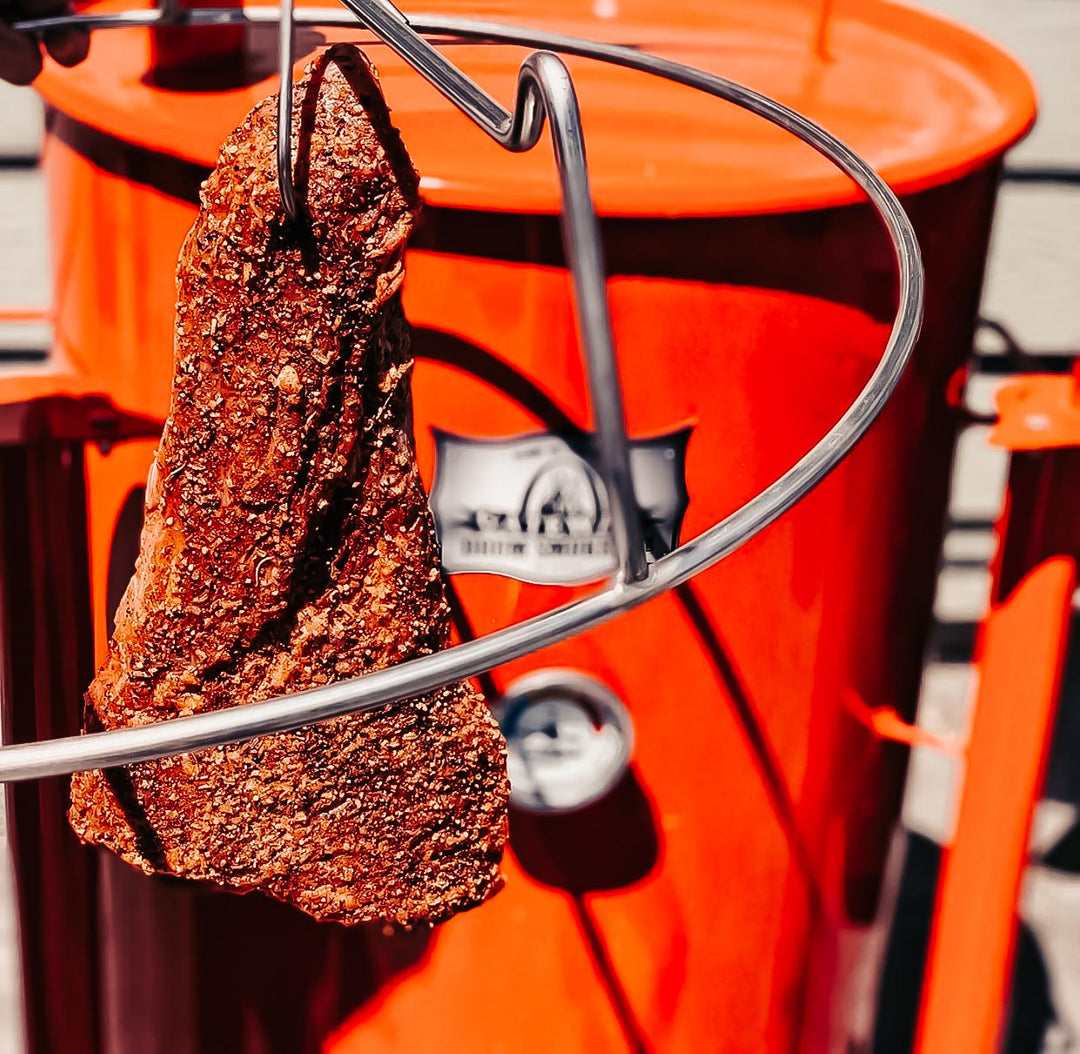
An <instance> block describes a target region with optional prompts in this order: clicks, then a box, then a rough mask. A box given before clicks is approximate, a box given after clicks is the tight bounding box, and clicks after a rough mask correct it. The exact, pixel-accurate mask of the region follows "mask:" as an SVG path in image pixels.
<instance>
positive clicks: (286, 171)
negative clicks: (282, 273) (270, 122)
mask: <svg viewBox="0 0 1080 1054" xmlns="http://www.w3.org/2000/svg"><path fill="white" fill-rule="evenodd" d="M295 39H296V33H295V27H294V26H293V0H281V16H280V21H279V23H278V70H279V72H280V81H281V83H280V85H279V87H278V108H277V177H278V190H279V191H280V193H281V204H282V205H283V206H284V208H285V215H286V216H288V217H289V219H290V220H295V219H296V188H295V187H294V186H293V169H292V103H293V81H292V71H293V63H294V61H295V60H294V59H293V47H294V45H295Z"/></svg>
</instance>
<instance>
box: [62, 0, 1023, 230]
mask: <svg viewBox="0 0 1080 1054" xmlns="http://www.w3.org/2000/svg"><path fill="white" fill-rule="evenodd" d="M129 6H131V5H130V4H129V3H128V2H127V0H109V2H108V3H106V4H102V5H101V7H102V8H103V9H106V10H107V9H110V8H113V9H118V8H123V7H129ZM418 6H419V7H421V8H423V10H425V11H428V12H434V13H443V14H457V15H461V14H462V13H465V14H471V15H472V17H474V18H481V19H485V20H489V21H495V22H500V21H501V22H506V23H514V22H516V23H518V24H525V25H529V26H535V27H537V28H547V29H557V30H560V31H563V32H566V33H570V34H574V35H579V36H584V37H589V38H595V39H600V40H606V41H613V42H617V43H627V44H632V45H634V46H639V47H642V48H644V49H645V50H649V51H655V52H657V53H659V54H662V55H665V56H667V57H670V58H673V59H676V60H678V61H680V62H684V63H688V64H689V65H692V66H698V67H700V68H702V69H706V70H709V71H712V72H715V73H718V74H720V75H722V76H724V77H728V78H730V79H733V80H736V81H741V82H744V83H746V84H747V85H748V86H750V87H752V88H755V89H757V90H759V91H761V92H764V93H765V94H767V95H771V96H773V97H775V98H777V99H779V100H780V101H781V102H784V103H787V104H788V105H790V106H792V107H794V108H795V109H797V110H799V111H801V112H803V113H805V114H806V115H807V116H809V117H812V118H814V119H815V120H817V121H819V122H820V123H821V124H822V125H824V126H825V127H826V128H828V129H829V130H830V131H831V132H833V133H834V134H835V135H837V136H839V137H840V138H841V139H843V140H844V141H845V142H847V143H848V144H849V145H850V146H851V147H852V148H853V149H855V150H856V151H858V152H859V153H860V154H862V156H863V157H864V158H866V159H867V160H868V161H869V162H870V163H871V164H872V165H874V166H875V168H877V169H878V171H880V172H881V173H882V174H883V175H884V176H885V178H886V179H888V180H889V182H890V183H891V184H892V185H893V186H894V187H895V188H896V189H897V190H898V191H901V192H913V191H917V190H921V189H923V188H925V187H927V186H932V185H936V184H940V183H943V182H946V181H948V180H950V179H956V178H958V177H960V176H962V175H964V174H965V173H967V172H970V171H971V170H972V169H973V168H976V167H978V166H980V165H982V164H985V163H986V162H987V161H988V160H990V159H991V158H993V157H995V156H997V155H998V154H1000V153H1001V152H1002V151H1003V150H1004V149H1005V148H1006V147H1008V146H1009V145H1010V144H1011V143H1012V142H1013V141H1015V140H1016V139H1017V138H1019V137H1020V136H1021V135H1022V134H1023V133H1024V132H1025V131H1026V130H1027V129H1028V128H1029V127H1030V124H1031V121H1032V116H1033V113H1034V95H1033V90H1032V85H1031V81H1030V79H1029V78H1028V76H1027V75H1026V73H1025V72H1024V71H1023V69H1022V68H1021V67H1020V66H1019V65H1018V63H1017V62H1016V61H1015V60H1014V59H1012V58H1011V57H1010V56H1008V55H1007V54H1005V53H1004V52H1002V51H1001V50H1000V49H999V48H998V47H996V46H994V45H991V44H989V43H988V42H986V41H984V40H982V39H981V38H979V37H977V36H975V35H974V34H972V33H971V32H969V31H967V30H964V29H961V28H960V27H958V26H955V25H953V24H952V23H948V22H945V21H943V20H941V19H939V18H936V17H934V16H931V15H928V14H924V13H921V12H918V11H915V10H912V9H910V8H906V7H902V6H899V5H894V4H889V3H881V2H879V0H833V2H832V3H831V4H824V3H822V4H819V3H815V2H811V0H768V2H766V3H763V2H756V3H755V2H743V3H734V4H733V3H724V4H715V3H711V2H704V0H693V2H681V3H680V2H672V3H667V4H664V5H662V6H658V5H657V4H655V3H652V2H650V0H630V2H626V0H619V2H618V3H614V4H610V5H609V4H605V3H598V4H596V5H595V10H597V11H601V12H603V11H609V12H614V15H613V17H601V16H599V15H597V14H594V13H593V10H594V5H593V4H591V3H588V2H586V0H572V2H571V0H562V2H560V3H557V4H543V5H535V7H531V6H523V5H521V4H518V3H511V2H506V0H502V2H500V0H494V2H485V3H483V4H476V3H471V4H470V3H462V2H460V0H458V2H455V3H447V2H445V0H443V2H441V3H440V2H436V3H428V4H422V5H418ZM170 32H174V31H170ZM204 36H205V35H204ZM326 36H327V39H331V40H334V39H350V38H356V37H357V33H356V32H355V31H347V30H341V31H331V30H328V31H327V32H326ZM211 39H212V34H211ZM300 39H301V45H300V49H301V50H303V48H304V45H303V41H304V40H309V41H311V40H312V39H313V38H311V36H310V34H308V35H307V36H305V35H304V34H303V33H301V36H300ZM308 46H310V44H309V45H308ZM275 47H276V45H275V36H274V32H273V30H270V29H258V30H254V31H252V33H251V34H250V40H249V44H248V49H247V55H248V70H249V75H248V76H247V77H245V79H246V80H250V81H251V83H249V84H247V85H246V86H243V87H235V88H233V89H231V90H213V89H212V90H204V91H199V90H197V88H195V87H192V88H191V89H190V90H186V91H183V92H174V93H172V95H171V97H170V98H169V99H168V104H167V105H163V102H164V100H163V98H162V94H161V92H160V91H159V90H158V89H156V88H155V87H154V86H153V85H152V84H150V83H148V82H147V78H146V76H145V74H146V69H147V65H148V63H149V59H150V50H151V37H150V34H149V33H148V32H147V31H142V30H124V31H110V32H109V33H107V34H106V33H102V34H99V35H98V36H97V37H95V39H94V43H93V49H92V51H91V55H90V59H89V61H88V62H87V63H85V64H84V65H83V66H81V67H79V68H78V69H76V70H72V71H68V70H62V71H60V70H56V69H55V68H52V67H50V69H49V71H48V73H47V75H46V76H45V77H44V78H43V79H42V82H41V85H42V88H43V90H44V92H45V94H46V96H47V97H48V98H49V99H50V100H51V101H52V102H53V103H54V104H55V105H57V106H59V107H60V108H61V109H63V110H64V111H65V112H66V113H69V114H71V115H72V116H74V117H76V118H79V119H80V120H84V121H87V122H89V123H92V124H94V125H95V126H96V127H101V128H104V129H106V130H108V131H110V132H112V133H113V134H117V135H121V136H123V137H124V138H125V139H127V140H130V141H132V142H136V143H138V144H140V145H142V146H146V147H149V148H152V149H155V150H161V151H164V152H166V153H169V154H174V155H176V156H178V157H182V158H185V159H188V160H192V161H196V162H199V163H202V164H212V163H213V161H214V160H215V159H216V157H217V151H218V147H219V146H220V144H221V139H222V130H223V129H228V128H231V127H233V126H235V125H236V124H238V123H239V121H240V119H241V118H242V117H243V115H244V114H245V113H246V112H247V111H248V110H249V109H250V108H251V107H252V106H253V105H254V104H255V103H256V102H258V101H259V100H260V99H262V98H264V97H265V96H266V95H267V94H269V93H270V92H271V91H273V90H275V89H276V81H277V78H276V73H275V69H276V65H275V58H274V55H275ZM450 52H451V54H452V57H453V59H454V61H455V62H456V63H458V64H459V65H461V66H462V68H464V69H465V70H466V71H467V72H468V73H469V74H470V75H472V76H474V77H475V78H476V79H477V80H478V81H479V82H480V83H481V84H482V85H483V86H484V87H485V88H487V89H488V90H489V91H490V92H491V93H492V94H493V95H494V96H495V97H496V98H498V99H501V100H503V101H504V103H509V100H511V99H512V98H513V95H514V84H515V81H516V74H517V67H518V65H519V63H520V61H521V58H522V57H523V56H524V54H525V52H524V51H523V50H522V49H520V48H505V47H498V48H493V47H488V46H483V45H454V46H453V47H452V48H451V49H450ZM371 55H372V58H373V59H374V61H375V63H376V65H377V67H378V69H379V72H380V76H381V79H382V82H383V87H384V90H385V91H386V95H387V99H388V101H389V103H390V107H391V109H392V110H393V112H394V118H395V120H396V121H397V122H398V124H399V125H400V127H401V129H402V132H403V134H404V137H405V142H406V144H407V145H408V147H409V149H410V151H411V153H412V155H413V158H414V160H415V162H416V165H417V168H418V169H419V171H420V173H421V176H422V183H421V187H422V190H423V192H424V195H425V197H426V199H427V200H429V201H431V202H432V203H434V204H438V205H444V206H450V205H453V206H464V207H469V208H481V209H520V210H525V211H531V212H550V211H554V210H556V209H557V208H558V195H557V185H556V182H555V178H554V173H553V169H552V164H551V150H550V146H548V145H546V144H542V145H541V146H540V148H539V149H537V150H534V151H532V152H531V153H529V154H525V155H510V154H507V153H506V152H505V151H503V150H502V149H501V148H499V147H498V146H496V145H495V144H494V143H492V142H491V141H490V140H489V139H488V138H487V137H486V136H485V135H484V134H483V133H482V132H481V131H479V130H478V129H476V128H474V127H473V126H472V125H471V124H470V123H469V122H468V121H467V120H466V119H465V118H463V117H461V116H460V115H459V114H457V113H456V112H455V111H454V110H453V109H452V107H451V106H450V104H449V103H447V102H445V101H444V100H443V99H442V98H441V96H439V95H438V94H437V93H436V92H435V90H434V89H432V88H430V87H429V86H428V85H426V84H425V83H423V82H422V81H421V80H420V79H419V78H418V77H417V76H416V75H415V74H414V73H413V72H412V71H411V70H409V69H408V68H407V67H406V66H405V65H404V64H403V63H402V62H401V61H400V60H398V59H397V58H396V57H395V56H394V55H392V54H391V53H389V51H388V49H386V48H385V47H384V46H382V45H380V44H373V45H372V50H371ZM302 64H303V63H302V60H298V68H299V67H300V66H302ZM569 64H570V67H571V70H572V71H573V73H574V77H575V81H576V83H577V86H578V90H579V93H580V96H581V104H582V110H583V114H584V120H585V129H586V134H587V136H588V146H589V154H590V161H591V164H592V175H593V188H594V192H595V195H596V200H597V204H598V207H599V208H600V209H601V211H603V212H604V213H607V214H609V215H628V216H638V215H656V216H669V215H720V214H725V215H726V214H734V213H742V214H753V213H759V212H766V211H787V210H802V209H809V208H815V207H821V206H825V205H837V204H843V203H847V202H852V201H858V200H860V194H859V192H858V191H857V190H856V188H855V187H854V186H853V185H852V184H851V183H850V182H849V181H848V180H847V178H846V177H844V176H843V175H841V174H840V173H838V172H837V171H836V170H835V169H834V168H833V167H832V166H831V165H830V164H829V163H828V162H827V161H826V160H825V159H824V158H821V157H819V156H818V155H817V154H815V153H814V151H813V150H811V149H810V148H809V147H807V146H805V145H803V144H802V143H800V142H798V141H797V140H794V139H793V138H791V137H790V136H789V135H787V134H786V133H783V132H781V131H779V130H778V129H775V128H773V127H772V126H770V125H768V124H766V123H765V122H763V121H761V120H760V119H758V118H756V117H753V116H752V115H750V114H747V113H744V112H742V111H739V110H737V109H736V108H735V107H733V106H730V105H728V104H726V103H723V102H721V101H719V100H711V99H708V98H706V97H704V96H701V95H698V94H696V93H693V92H691V91H690V90H689V89H686V88H683V87H680V86H678V85H670V84H664V83H661V82H657V81H655V80H654V79H651V78H646V77H644V76H643V75H641V74H637V73H631V72H629V71H621V70H616V69H613V68H611V67H608V66H606V65H601V64H597V63H595V62H589V61H585V60H574V59H571V60H569ZM216 87H217V86H215V88H216Z"/></svg>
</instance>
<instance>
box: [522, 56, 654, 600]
mask: <svg viewBox="0 0 1080 1054" xmlns="http://www.w3.org/2000/svg"><path fill="white" fill-rule="evenodd" d="M521 79H522V83H532V84H535V85H536V87H537V90H538V91H539V92H540V94H541V96H542V98H543V104H544V112H545V113H546V114H547V116H548V119H549V121H550V122H551V138H552V141H553V142H554V144H555V163H556V166H557V168H558V170H559V184H560V188H561V192H562V211H561V214H560V221H561V223H562V238H563V245H564V247H565V251H566V259H567V263H568V265H569V267H570V273H571V275H572V276H573V280H574V297H575V300H576V307H577V312H576V314H577V324H578V333H579V336H580V339H581V345H582V348H583V349H584V353H585V363H586V368H587V371H588V376H589V401H590V403H591V405H592V411H593V418H594V420H595V426H596V435H597V441H598V445H599V453H600V474H601V476H602V478H603V480H604V484H605V485H606V487H607V492H608V497H609V499H610V502H611V515H612V532H613V534H614V536H615V551H616V553H617V554H618V566H619V572H618V574H619V579H620V580H621V581H627V582H640V581H641V580H642V579H644V578H645V577H646V575H647V574H648V573H649V565H648V561H647V559H646V555H645V538H644V534H643V532H642V529H641V514H640V512H639V511H638V504H637V500H636V498H635V497H634V484H633V480H632V478H631V475H630V440H629V438H628V437H627V434H626V417H625V414H624V411H623V398H622V385H621V383H620V379H619V368H618V363H617V361H616V358H615V344H614V339H613V337H612V331H611V311H610V308H609V305H608V298H607V269H606V267H605V266H604V249H603V243H602V242H601V240H600V224H599V222H598V220H597V218H596V209H595V207H594V206H593V199H592V189H591V188H590V186H589V168H588V164H587V163H586V159H585V137H584V134H583V132H582V128H581V111H580V109H579V107H578V101H577V93H576V92H575V91H574V84H573V81H572V80H571V79H570V71H569V70H567V68H566V66H565V64H564V63H563V61H562V60H561V59H560V58H559V57H558V56H557V55H554V54H552V53H551V52H550V51H538V52H536V53H535V54H533V55H530V56H529V57H528V58H527V59H526V60H525V63H524V65H523V66H522V69H521ZM519 98H520V95H519ZM518 112H519V113H522V112H523V107H521V106H519V107H518Z"/></svg>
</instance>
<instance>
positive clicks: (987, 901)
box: [916, 376, 1080, 1054]
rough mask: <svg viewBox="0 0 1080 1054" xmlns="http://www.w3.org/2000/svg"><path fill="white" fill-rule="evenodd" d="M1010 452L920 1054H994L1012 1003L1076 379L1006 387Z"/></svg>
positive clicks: (1003, 423) (1059, 615)
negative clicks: (991, 592) (959, 1053)
mask: <svg viewBox="0 0 1080 1054" xmlns="http://www.w3.org/2000/svg"><path fill="white" fill-rule="evenodd" d="M998 406H999V410H1000V412H1001V419H1000V422H999V424H998V426H997V428H996V429H995V431H994V433H993V436H992V439H993V441H994V442H996V443H998V444H1000V445H1003V446H1007V447H1009V448H1010V449H1011V450H1012V451H1013V457H1012V464H1011V466H1010V472H1009V484H1008V494H1007V500H1006V506H1005V510H1004V512H1003V514H1002V518H1001V520H1000V522H999V524H998V534H999V539H1000V550H999V555H998V560H997V566H996V568H995V576H994V579H995V580H994V596H993V600H992V603H991V609H990V613H989V615H988V616H987V618H986V620H985V622H984V624H983V627H982V631H981V634H980V639H979V647H978V660H977V661H978V670H979V689H978V696H977V700H976V708H975V718H974V722H973V725H972V731H971V739H970V742H969V745H968V750H967V776H966V779H965V783H964V791H963V796H962V799H961V804H960V811H959V816H958V820H957V827H956V832H955V836H954V841H953V844H952V846H951V847H950V848H949V849H948V851H947V853H946V855H945V859H944V863H943V871H942V878H941V882H940V885H939V888H938V897H937V904H936V910H935V922H934V928H933V932H932V936H931V945H930V958H929V962H928V968H927V984H926V989H925V992H924V999H923V1007H922V1013H921V1020H920V1026H919V1034H918V1040H917V1043H916V1050H917V1051H918V1054H955V1052H957V1051H964V1052H966V1054H991V1052H993V1051H995V1050H997V1049H998V1045H999V1040H1000V1033H1001V1028H1002V1023H1003V1021H1004V1017H1005V1011H1006V1007H1007V1002H1008V995H1009V992H1008V984H1009V977H1010V975H1011V964H1012V958H1013V944H1014V941H1015V934H1016V902H1017V896H1018V894H1019V889H1020V880H1021V877H1022V873H1023V868H1024V864H1025V861H1026V858H1027V844H1028V831H1029V827H1030V823H1031V814H1032V809H1033V807H1034V804H1035V802H1036V800H1037V799H1038V797H1039V793H1040V790H1041V786H1042V777H1043V770H1044V767H1045V763H1046V757H1047V753H1048V749H1049V744H1050V735H1051V732H1052V730H1053V720H1054V714H1055V711H1056V707H1057V700H1058V695H1059V691H1060V685H1061V673H1062V667H1063V665H1064V658H1065V653H1066V648H1067V644H1068V634H1069V622H1070V615H1071V611H1072V596H1073V590H1074V589H1075V586H1076V565H1077V560H1078V558H1080V413H1078V411H1080V400H1078V399H1077V378H1076V377H1075V376H1074V377H1065V378H1062V377H1027V378H1024V379H1023V380H1020V381H1018V382H1016V383H1015V384H1012V385H1010V386H1008V387H1007V388H1005V389H1003V391H1002V392H1001V393H1000V396H999V400H998Z"/></svg>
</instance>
